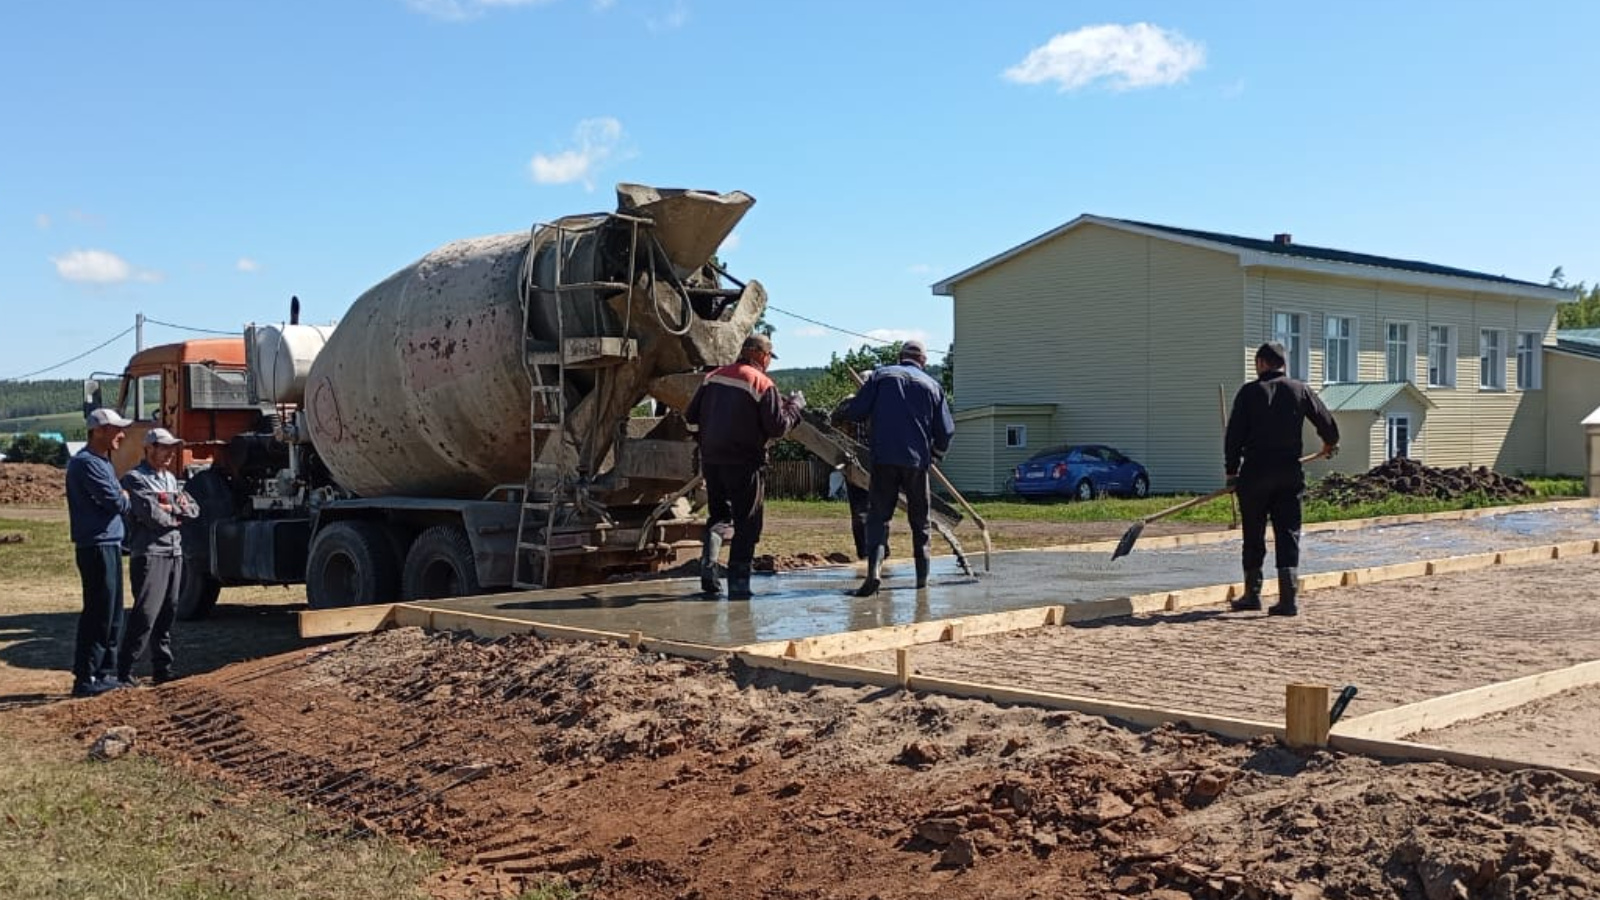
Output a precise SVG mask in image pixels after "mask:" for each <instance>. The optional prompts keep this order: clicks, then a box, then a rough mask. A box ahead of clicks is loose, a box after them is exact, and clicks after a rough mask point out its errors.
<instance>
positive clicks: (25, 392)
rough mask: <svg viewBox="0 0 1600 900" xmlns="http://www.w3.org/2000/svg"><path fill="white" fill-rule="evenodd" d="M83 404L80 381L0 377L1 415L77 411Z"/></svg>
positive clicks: (24, 415)
mask: <svg viewBox="0 0 1600 900" xmlns="http://www.w3.org/2000/svg"><path fill="white" fill-rule="evenodd" d="M82 407H83V382H82V381H75V380H72V379H66V378H57V379H50V380H45V381H0V419H21V418H27V417H29V416H49V415H55V414H57V413H69V412H79V411H80V410H81V409H82ZM17 430H18V431H21V430H22V429H20V428H19V429H17Z"/></svg>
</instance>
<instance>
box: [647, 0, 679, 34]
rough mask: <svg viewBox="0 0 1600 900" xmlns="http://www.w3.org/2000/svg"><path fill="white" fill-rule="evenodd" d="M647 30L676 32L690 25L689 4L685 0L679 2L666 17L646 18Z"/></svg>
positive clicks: (674, 4) (673, 5) (668, 11)
mask: <svg viewBox="0 0 1600 900" xmlns="http://www.w3.org/2000/svg"><path fill="white" fill-rule="evenodd" d="M644 24H645V27H646V28H649V29H650V30H651V31H675V30H677V29H679V28H682V27H683V26H685V25H687V24H689V4H687V3H685V2H684V0H677V2H675V3H673V4H672V8H671V9H669V10H667V13H666V15H664V16H659V17H658V16H646V17H645V20H644Z"/></svg>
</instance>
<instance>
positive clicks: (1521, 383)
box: [1517, 331, 1544, 391]
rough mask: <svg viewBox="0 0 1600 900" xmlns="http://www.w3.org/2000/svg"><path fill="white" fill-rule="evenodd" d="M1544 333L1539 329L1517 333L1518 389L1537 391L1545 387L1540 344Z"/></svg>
mask: <svg viewBox="0 0 1600 900" xmlns="http://www.w3.org/2000/svg"><path fill="white" fill-rule="evenodd" d="M1543 339H1544V335H1542V334H1540V333H1539V332H1537V331H1524V332H1521V333H1519V334H1518V335H1517V390H1519V391H1536V390H1538V389H1539V388H1541V387H1544V373H1543V372H1541V371H1540V370H1539V367H1540V365H1541V362H1542V361H1541V359H1540V353H1539V346H1540V344H1542V343H1543Z"/></svg>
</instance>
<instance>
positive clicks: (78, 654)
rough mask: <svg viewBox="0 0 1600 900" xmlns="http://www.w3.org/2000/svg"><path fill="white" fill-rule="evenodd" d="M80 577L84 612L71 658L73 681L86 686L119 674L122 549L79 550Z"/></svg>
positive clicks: (112, 546) (100, 546) (111, 546)
mask: <svg viewBox="0 0 1600 900" xmlns="http://www.w3.org/2000/svg"><path fill="white" fill-rule="evenodd" d="M76 556H77V561H78V577H79V579H80V580H81V581H82V582H83V612H82V613H80V614H79V615H78V644H77V648H76V651H75V652H74V653H73V656H72V680H73V682H74V684H75V685H83V686H87V685H88V684H89V682H91V681H93V680H94V679H96V678H112V677H115V676H116V674H117V636H118V632H119V631H120V630H121V628H122V548H121V547H120V546H118V545H117V544H94V545H92V546H87V547H78V548H77V553H76Z"/></svg>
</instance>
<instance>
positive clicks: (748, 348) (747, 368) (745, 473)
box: [684, 334, 806, 600]
mask: <svg viewBox="0 0 1600 900" xmlns="http://www.w3.org/2000/svg"><path fill="white" fill-rule="evenodd" d="M777 358H778V357H777V356H776V355H774V354H773V352H772V340H771V339H770V338H768V337H767V336H766V335H763V334H753V335H751V336H750V337H748V338H746V339H745V342H744V346H743V347H741V348H740V350H739V359H738V360H737V361H735V362H734V363H733V364H732V365H729V366H723V367H722V368H720V369H717V370H716V371H714V372H712V373H711V374H710V375H707V376H706V380H705V381H704V382H703V383H701V385H700V389H699V390H697V391H695V394H694V399H692V400H690V401H689V408H688V409H687V410H685V411H684V418H685V419H687V420H688V421H689V424H691V425H695V426H697V427H698V428H699V432H698V433H699V441H700V471H701V473H702V474H704V475H705V479H706V496H707V498H708V499H707V505H706V533H705V544H704V546H703V549H702V553H701V556H700V589H701V590H702V591H704V592H705V593H706V594H708V595H711V596H715V595H717V594H720V593H721V587H720V585H718V584H717V554H718V553H719V552H720V551H721V549H722V543H723V542H724V541H727V542H729V543H730V544H731V546H730V547H729V549H728V599H730V600H749V599H750V569H751V565H752V563H753V561H754V559H755V552H756V542H757V541H760V540H761V529H762V525H763V522H764V519H765V516H764V509H765V503H766V497H765V494H766V483H765V479H764V477H763V471H764V470H765V469H766V465H767V443H768V442H769V441H773V440H776V439H778V438H780V437H783V436H784V435H785V434H787V433H788V431H789V429H791V428H793V427H794V426H795V425H796V423H798V422H799V421H800V412H801V410H803V409H805V406H806V398H805V395H804V394H802V393H800V392H799V391H795V392H794V393H793V394H791V395H790V396H788V397H783V396H780V395H779V393H778V386H777V385H776V384H774V383H773V381H772V379H771V378H770V377H768V376H767V366H768V365H769V364H770V363H771V362H772V361H773V360H774V359H777Z"/></svg>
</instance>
